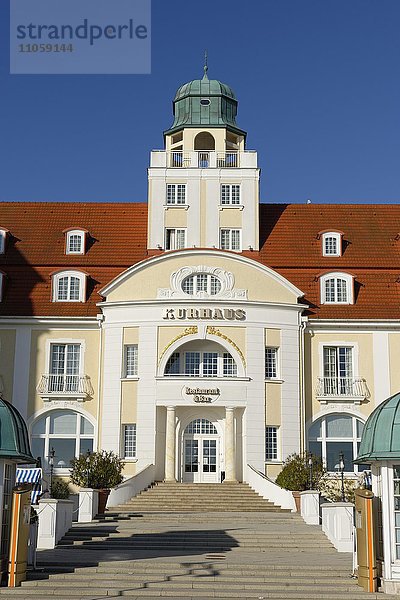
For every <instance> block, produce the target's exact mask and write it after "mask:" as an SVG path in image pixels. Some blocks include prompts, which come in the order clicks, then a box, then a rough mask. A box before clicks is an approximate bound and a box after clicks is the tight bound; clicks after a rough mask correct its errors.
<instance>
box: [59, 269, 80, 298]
mask: <svg viewBox="0 0 400 600" xmlns="http://www.w3.org/2000/svg"><path fill="white" fill-rule="evenodd" d="M63 277H68V278H69V280H68V296H69V297H68V298H67V299H60V298H59V297H58V296H59V289H58V286H59V282H60V279H62V278H63ZM71 277H76V278H77V279H79V298H78V299H75V298H73V299H72V300H71V299H70V290H71ZM86 281H87V275H86V274H85V273H82V271H59V272H58V273H55V274H54V275H52V288H53V302H85V298H86Z"/></svg>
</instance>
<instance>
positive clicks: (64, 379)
mask: <svg viewBox="0 0 400 600" xmlns="http://www.w3.org/2000/svg"><path fill="white" fill-rule="evenodd" d="M36 390H37V392H38V394H39V395H40V396H44V397H57V398H60V397H63V398H71V397H72V398H82V399H84V398H87V397H89V396H93V394H94V390H93V386H92V383H91V381H90V377H89V376H88V375H65V374H62V375H56V374H53V373H48V374H45V375H42V376H41V378H40V381H39V383H38V385H37V387H36Z"/></svg>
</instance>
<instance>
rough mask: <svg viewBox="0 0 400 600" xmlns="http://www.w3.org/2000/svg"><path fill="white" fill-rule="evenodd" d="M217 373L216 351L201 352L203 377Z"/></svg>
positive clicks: (214, 375) (213, 375)
mask: <svg viewBox="0 0 400 600" xmlns="http://www.w3.org/2000/svg"><path fill="white" fill-rule="evenodd" d="M217 375H218V352H203V377H216V376H217Z"/></svg>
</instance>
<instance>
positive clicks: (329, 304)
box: [321, 300, 354, 306]
mask: <svg viewBox="0 0 400 600" xmlns="http://www.w3.org/2000/svg"><path fill="white" fill-rule="evenodd" d="M321 304H324V305H325V304H326V305H328V306H353V304H354V302H327V301H326V300H324V301H322V302H321Z"/></svg>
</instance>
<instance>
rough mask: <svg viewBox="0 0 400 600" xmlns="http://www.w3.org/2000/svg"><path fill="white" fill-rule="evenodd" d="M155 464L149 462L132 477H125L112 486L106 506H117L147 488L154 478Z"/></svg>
mask: <svg viewBox="0 0 400 600" xmlns="http://www.w3.org/2000/svg"><path fill="white" fill-rule="evenodd" d="M155 470H156V468H155V465H153V464H152V463H149V464H148V465H146V466H145V467H143V468H142V469H140V471H138V472H137V473H135V475H133V476H132V477H129V478H128V479H125V480H124V481H123V482H122V483H119V484H118V485H116V486H115V487H114V488H112V490H111V492H110V495H109V497H108V502H107V506H119V505H120V504H124V503H125V502H128V501H129V500H130V499H131V498H133V497H134V496H137V495H138V494H139V493H140V492H142V491H143V490H145V489H147V488H148V487H149V486H150V485H151V484H152V483H154V479H155Z"/></svg>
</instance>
